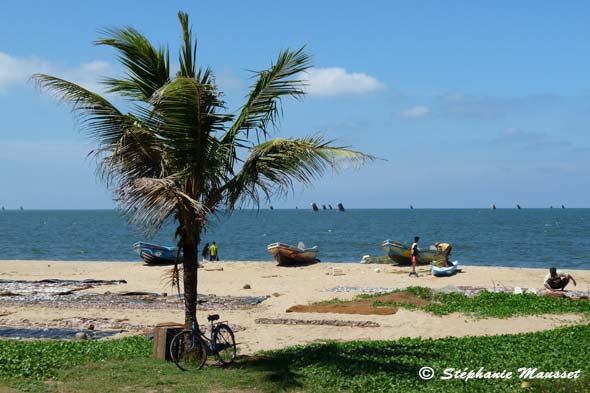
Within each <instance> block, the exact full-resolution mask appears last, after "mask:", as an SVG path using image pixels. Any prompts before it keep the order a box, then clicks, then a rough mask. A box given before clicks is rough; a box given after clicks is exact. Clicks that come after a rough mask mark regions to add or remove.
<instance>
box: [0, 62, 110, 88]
mask: <svg viewBox="0 0 590 393" xmlns="http://www.w3.org/2000/svg"><path fill="white" fill-rule="evenodd" d="M113 71H114V67H113V66H111V65H110V64H109V63H106V62H104V61H91V62H88V63H82V64H80V65H79V66H78V67H75V68H65V67H61V66H59V65H58V64H57V63H54V62H51V61H48V60H44V59H40V58H38V57H34V56H31V57H16V56H11V55H9V54H7V53H3V52H0V93H2V92H5V91H7V90H8V89H9V88H15V87H18V86H23V85H25V84H26V83H27V82H28V81H29V79H30V77H31V75H33V74H36V73H41V74H50V75H55V76H57V77H60V78H64V79H66V80H70V81H72V82H74V83H77V84H79V85H81V86H83V87H84V88H86V89H89V90H91V91H98V92H100V90H101V88H100V86H99V85H98V83H97V80H98V78H99V77H100V76H103V75H106V74H109V73H112V72H113Z"/></svg>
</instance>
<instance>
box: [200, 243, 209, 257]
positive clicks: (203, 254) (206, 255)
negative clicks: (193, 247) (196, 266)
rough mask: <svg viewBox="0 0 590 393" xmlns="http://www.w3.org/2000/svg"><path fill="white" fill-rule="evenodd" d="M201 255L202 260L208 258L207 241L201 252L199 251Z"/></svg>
mask: <svg viewBox="0 0 590 393" xmlns="http://www.w3.org/2000/svg"><path fill="white" fill-rule="evenodd" d="M201 255H202V256H203V262H205V261H208V260H209V243H207V244H205V247H203V252H202V253H201Z"/></svg>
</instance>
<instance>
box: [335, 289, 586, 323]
mask: <svg viewBox="0 0 590 393" xmlns="http://www.w3.org/2000/svg"><path fill="white" fill-rule="evenodd" d="M396 292H401V293H408V294H412V295H415V296H417V297H419V298H422V299H425V300H430V301H432V302H434V303H433V304H430V305H427V306H424V307H422V308H421V309H422V310H424V311H428V312H431V313H433V314H435V315H447V314H450V313H454V312H458V313H463V314H468V315H471V316H474V317H479V318H487V317H493V318H508V317H513V316H525V315H540V314H566V313H582V314H585V315H590V301H588V300H576V301H572V300H569V299H561V298H557V299H556V298H551V297H545V296H538V295H535V294H531V293H522V294H518V295H516V294H513V293H504V292H487V291H484V292H481V293H480V294H478V295H477V296H466V295H464V294H461V293H435V292H433V291H432V290H431V289H430V288H424V287H408V288H405V289H401V290H396V291H393V292H388V293H375V294H361V295H358V296H356V298H355V300H361V299H362V300H368V299H371V298H377V297H380V296H383V295H387V294H390V293H396ZM355 300H352V301H355ZM329 302H331V303H333V304H334V303H338V302H339V303H346V301H343V300H339V299H332V300H330V301H329ZM373 306H375V307H403V308H407V309H416V306H415V305H413V304H408V303H389V302H388V303H385V302H380V301H376V302H374V303H373Z"/></svg>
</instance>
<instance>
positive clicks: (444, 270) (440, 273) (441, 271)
mask: <svg viewBox="0 0 590 393" xmlns="http://www.w3.org/2000/svg"><path fill="white" fill-rule="evenodd" d="M458 266H459V262H458V261H453V262H451V266H448V267H446V266H442V267H441V266H436V265H432V275H433V276H436V277H445V276H452V275H453V274H455V273H457V267H458Z"/></svg>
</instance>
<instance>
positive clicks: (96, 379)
mask: <svg viewBox="0 0 590 393" xmlns="http://www.w3.org/2000/svg"><path fill="white" fill-rule="evenodd" d="M151 345H152V342H151V341H149V340H147V339H145V338H132V339H125V340H111V341H96V342H76V343H72V342H63V341H58V342H49V343H47V342H39V341H35V342H13V341H0V391H4V390H3V388H4V389H5V390H7V391H28V392H101V393H106V392H120V391H127V392H129V391H131V392H135V391H138V392H139V391H141V392H145V391H148V392H194V391H203V392H228V391H229V392H232V391H233V392H254V391H256V392H279V391H288V392H335V391H344V392H398V391H399V392H587V391H588V386H590V378H589V375H590V374H589V372H590V365H589V364H588V355H587V354H588V353H590V325H580V326H573V327H565V328H559V329H555V330H550V331H545V332H539V333H528V334H518V335H502V336H491V337H465V338H446V339H438V340H422V339H401V340H398V341H375V342H327V343H317V344H311V345H306V346H297V347H290V348H286V349H283V350H279V351H272V352H265V353H262V354H259V355H257V356H253V357H241V358H240V359H239V362H238V363H237V364H236V365H234V366H232V367H229V368H221V367H216V366H211V365H209V366H206V367H205V368H204V369H203V370H201V371H199V372H196V373H187V372H182V371H180V370H178V369H177V368H176V367H175V366H174V365H173V364H171V363H168V362H163V361H158V360H154V359H151V357H150V356H151ZM19 364H24V365H26V366H25V367H24V370H28V371H26V372H24V371H23V367H19V366H18V365H19ZM424 366H429V367H432V369H433V370H434V373H435V376H434V378H432V379H431V380H422V379H420V378H419V376H418V373H419V370H420V368H422V367H424ZM480 367H483V368H484V371H492V372H493V371H495V372H501V371H503V370H506V371H508V372H513V373H514V374H515V376H514V377H513V378H510V379H492V380H490V379H472V380H469V381H465V380H462V379H450V380H443V379H441V378H440V377H441V376H443V375H444V374H443V372H444V371H443V370H445V369H447V368H455V369H465V368H467V369H469V370H474V371H477V370H478V369H479V368H480ZM521 367H531V368H537V369H538V371H543V372H550V371H560V372H561V371H568V372H574V371H576V370H580V373H579V375H580V378H578V379H558V380H553V379H552V380H541V379H531V380H529V379H525V380H521V379H519V378H518V375H517V374H518V369H519V368H521ZM522 382H526V383H527V384H529V385H530V386H529V385H527V386H528V387H526V388H523V387H522V386H523V385H522ZM8 389H12V390H8Z"/></svg>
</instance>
